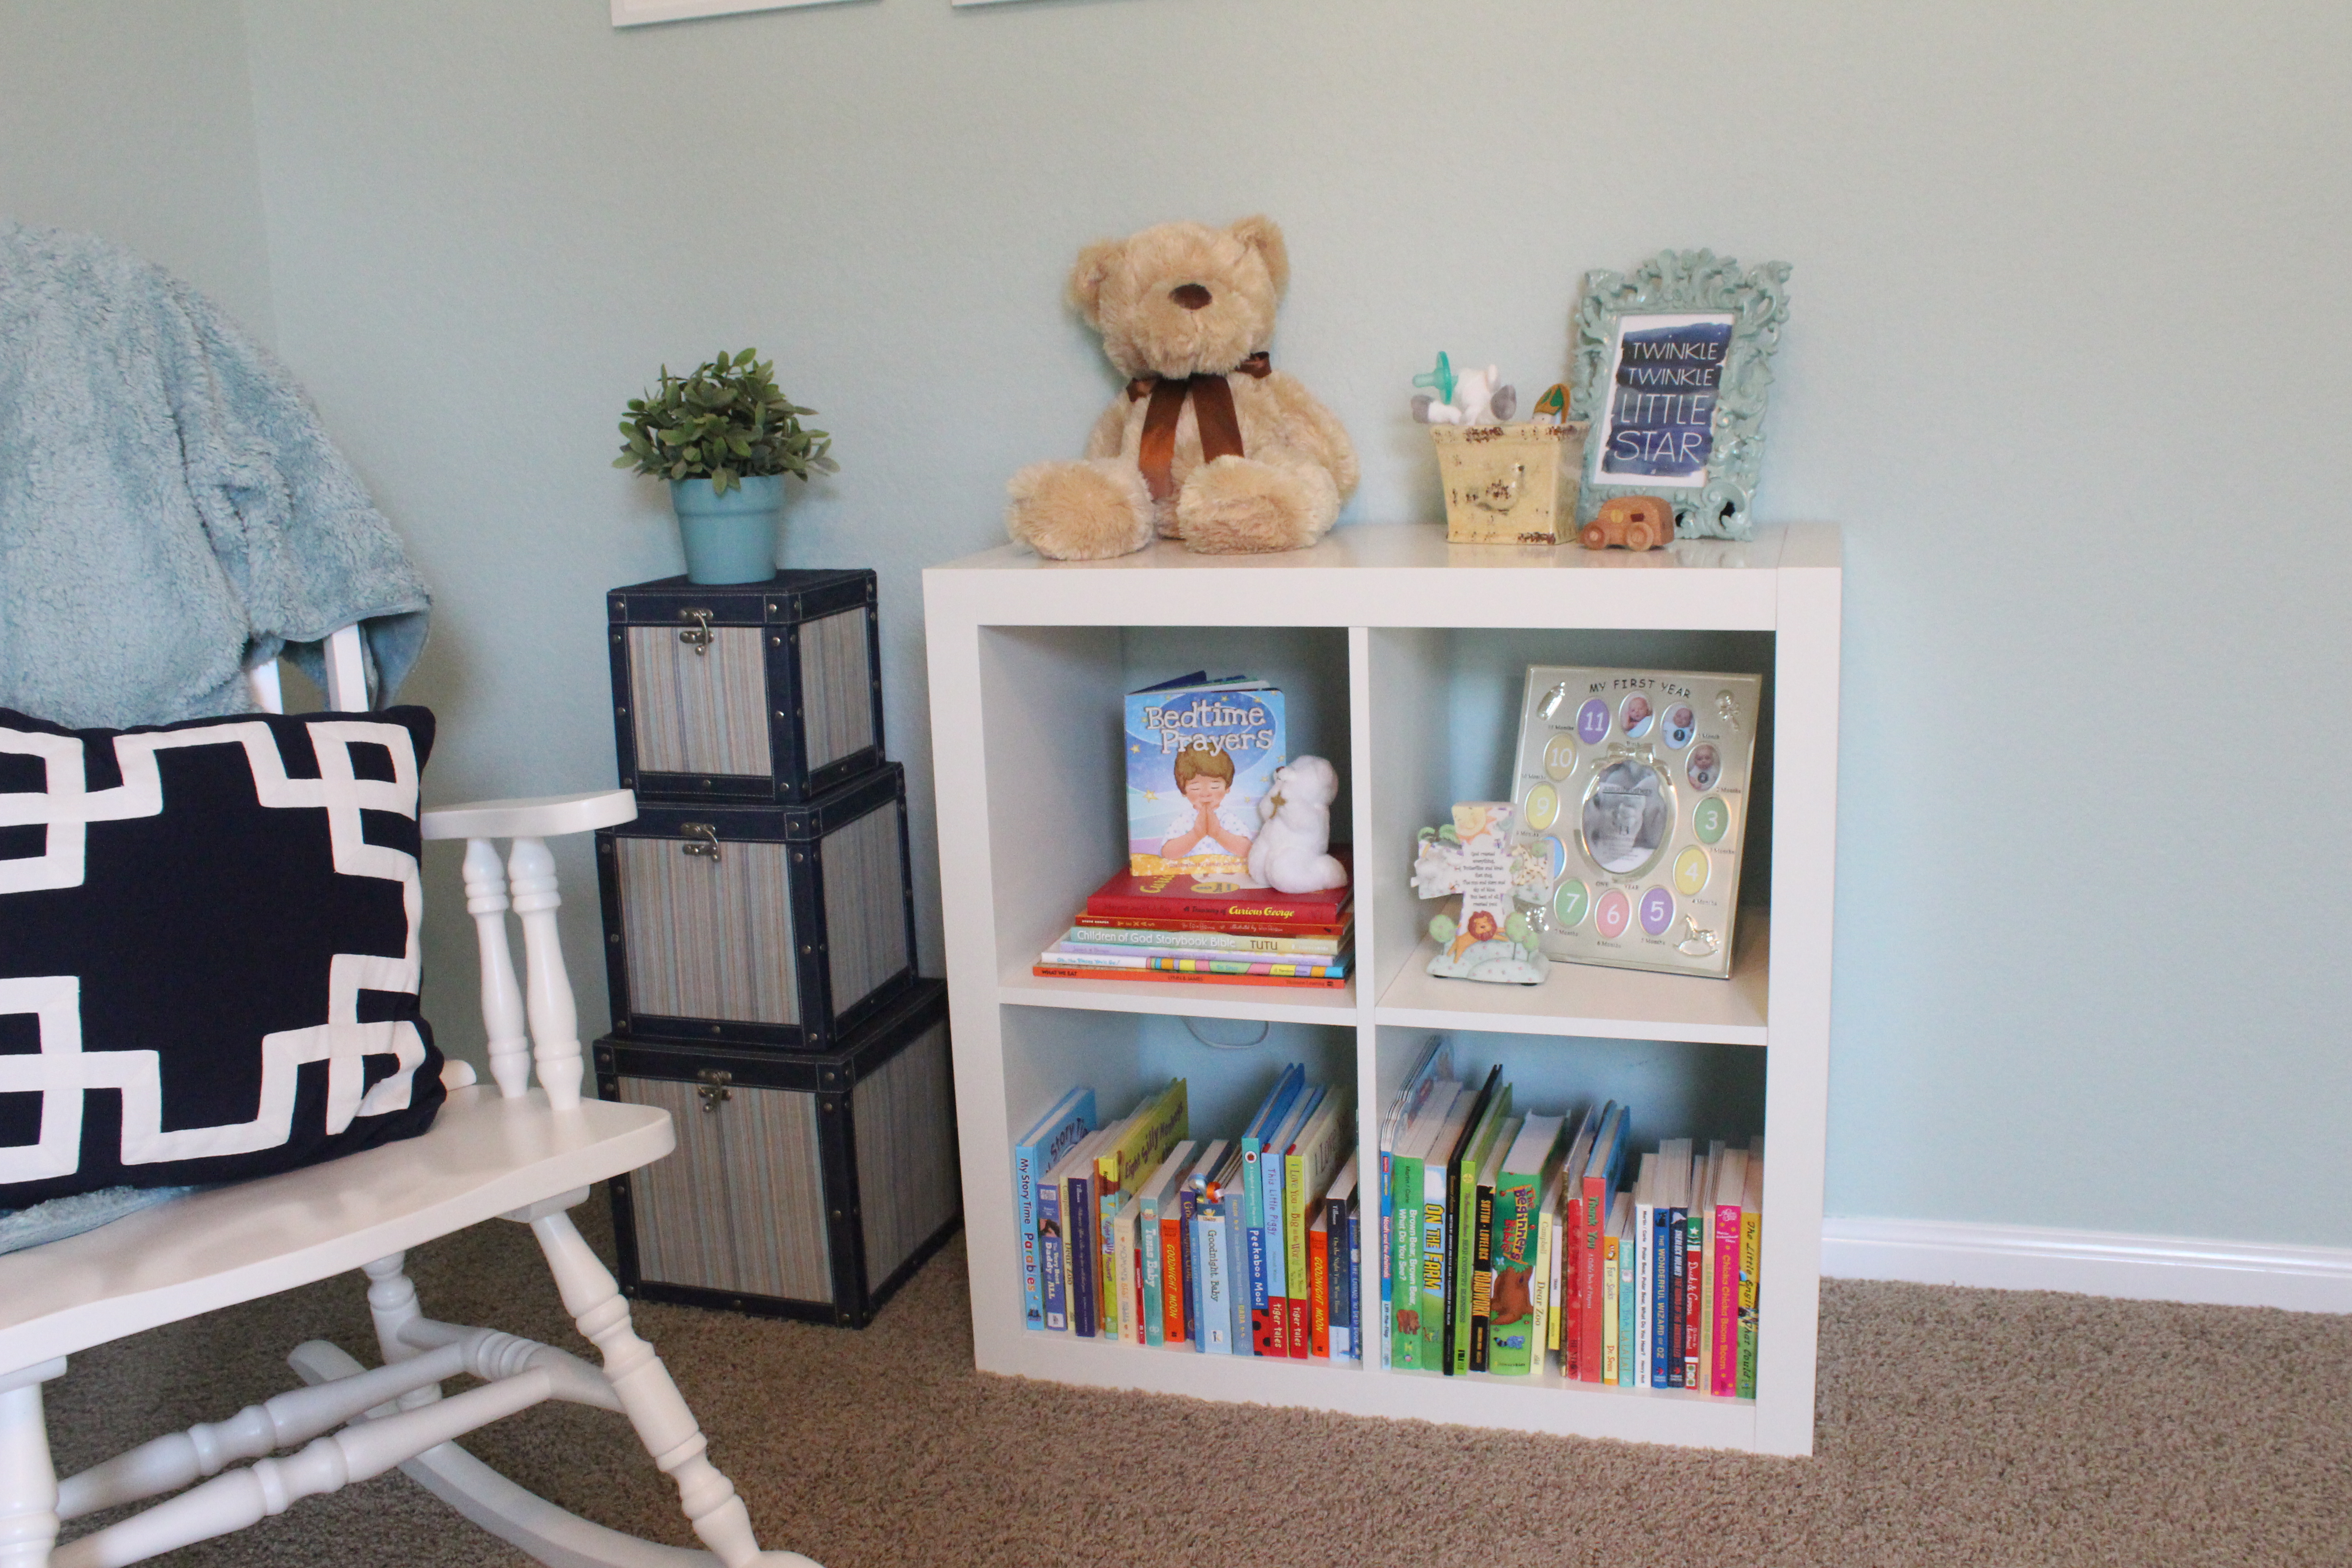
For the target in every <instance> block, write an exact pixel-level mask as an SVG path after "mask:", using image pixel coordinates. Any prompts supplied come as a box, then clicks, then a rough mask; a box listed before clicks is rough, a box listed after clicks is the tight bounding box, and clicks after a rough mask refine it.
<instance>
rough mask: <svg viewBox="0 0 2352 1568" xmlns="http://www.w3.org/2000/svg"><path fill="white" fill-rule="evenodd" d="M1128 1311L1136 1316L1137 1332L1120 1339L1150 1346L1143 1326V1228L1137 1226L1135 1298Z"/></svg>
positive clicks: (1148, 1332)
mask: <svg viewBox="0 0 2352 1568" xmlns="http://www.w3.org/2000/svg"><path fill="white" fill-rule="evenodd" d="M1126 1310H1128V1311H1130V1312H1132V1313H1134V1314H1135V1319H1134V1321H1135V1331H1134V1332H1133V1333H1132V1334H1124V1335H1121V1336H1120V1337H1121V1338H1123V1339H1127V1340H1129V1341H1131V1342H1134V1343H1136V1344H1139V1345H1148V1344H1150V1342H1151V1335H1150V1331H1148V1330H1146V1329H1145V1328H1144V1326H1143V1322H1144V1318H1143V1227H1142V1226H1140V1225H1139V1226H1137V1227H1136V1232H1135V1298H1134V1300H1130V1301H1129V1302H1128V1303H1127V1308H1126Z"/></svg>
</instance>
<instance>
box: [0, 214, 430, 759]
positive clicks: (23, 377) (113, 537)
mask: <svg viewBox="0 0 2352 1568" xmlns="http://www.w3.org/2000/svg"><path fill="white" fill-rule="evenodd" d="M429 603H430V600H429V598H428V596H427V595H426V594H425V582H424V579H423V578H422V577H420V576H419V575H418V574H417V573H416V569H415V566H413V565H412V564H410V563H409V560H408V556H407V552H405V551H404V550H403V549H402V547H401V543H400V540H399V538H398V536H397V535H395V534H394V532H393V531H392V528H391V525H390V524H388V523H386V522H385V521H384V520H383V515H382V514H381V513H379V512H378V511H377V510H375V507H374V506H373V504H372V503H371V502H370V501H369V500H368V496H367V492H366V490H365V489H362V486H361V484H360V482H359V479H358V477H357V476H356V475H355V474H353V473H352V468H351V465H350V464H349V463H347V462H345V461H344V460H343V458H342V456H341V454H340V453H339V452H337V451H336V450H335V448H334V447H333V445H332V444H331V443H330V442H329V440H328V439H327V435H326V432H325V430H323V429H322V428H321V427H320V424H319V419H318V416H317V415H315V414H314V413H313V412H312V411H311V409H310V405H309V403H308V402H307V401H306V400H305V399H304V397H303V395H302V393H301V389H300V388H299V387H298V386H297V385H296V384H295V383H294V380H293V378H292V377H291V376H289V374H287V373H286V370H285V368H284V367H283V366H281V365H279V364H278V362H277V361H276V360H274V359H273V358H271V357H270V356H269V354H268V353H265V352H264V351H263V350H262V349H260V348H259V347H257V345H256V344H254V343H253V342H250V341H249V340H247V337H246V336H245V334H244V333H243V332H241V331H238V330H237V328H236V324H235V323H234V322H232V321H229V320H228V318H227V317H226V316H225V315H223V314H222V313H221V311H220V310H217V309H216V308H215V307H214V306H213V304H212V303H211V302H210V301H209V300H205V298H204V297H203V296H201V295H199V294H198V293H196V291H195V290H194V289H190V288H189V287H187V286H186V285H185V284H184V283H181V282H178V281H177V280H175V279H173V278H171V277H169V276H168V275H166V274H165V273H164V272H163V271H162V270H161V269H160V268H156V267H154V266H152V265H151V264H150V263H148V262H145V261H142V260H141V259H140V258H138V257H136V256H134V255H132V254H131V253H130V252H129V251H126V250H123V249H121V247H117V246H114V245H110V244H109V243H107V242H106V241H104V240H100V239H97V238H94V237H90V236H88V235H77V234H68V233H65V232H62V231H59V230H55V229H37V228H29V227H26V226H21V225H17V224H13V223H6V222H0V707H7V708H15V709H17V710H21V711H24V712H27V713H32V714H37V715H38V716H40V717H41V718H45V719H48V720H52V721H56V722H58V723H63V724H69V725H78V726H100V725H102V726H109V727H119V726H123V725H130V724H160V723H169V722H171V721H175V720H180V719H194V718H204V717H209V716H214V715H218V714H224V713H246V712H251V711H252V710H253V708H254V703H253V699H252V696H251V694H250V693H249V691H248V690H247V685H246V682H245V680H244V679H243V675H242V671H243V669H244V668H245V667H246V666H248V665H252V664H257V663H260V662H262V661H264V660H266V659H268V658H275V657H277V655H278V652H279V650H280V648H281V647H282V646H284V645H287V644H293V645H302V644H315V643H317V642H318V641H320V639H321V638H323V637H326V636H327V635H328V634H329V633H330V632H332V631H334V630H335V629H336V628H337V627H339V626H345V625H347V624H349V623H351V622H352V621H361V622H362V623H363V626H362V630H363V632H364V634H365V636H364V641H365V643H366V646H367V651H368V654H369V656H370V659H371V662H372V663H373V667H374V671H375V675H376V688H377V692H378V697H377V700H378V701H379V702H383V701H388V700H390V698H391V695H392V693H393V691H394V689H397V687H398V686H399V684H400V681H401V679H402V678H403V677H404V675H406V674H407V672H408V668H409V667H410V666H411V665H412V664H413V663H414V662H415V658H416V654H417V650H418V649H419V648H420V647H422V646H423V645H424V641H425V611H426V607H427V605H429ZM291 651H292V652H293V654H294V657H295V658H296V660H297V662H298V663H302V664H305V665H309V666H311V667H312V668H314V669H315V665H316V650H315V648H309V649H306V648H304V647H299V646H297V647H294V648H293V649H292V650H291ZM306 655H308V656H309V657H308V658H306V657H305V656H306Z"/></svg>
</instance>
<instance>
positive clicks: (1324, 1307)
mask: <svg viewBox="0 0 2352 1568" xmlns="http://www.w3.org/2000/svg"><path fill="white" fill-rule="evenodd" d="M1293 1353H1294V1354H1295V1353H1297V1352H1293ZM1307 1354H1308V1355H1309V1356H1312V1357H1314V1358H1315V1359H1317V1360H1318V1361H1329V1360H1330V1359H1331V1259H1330V1255H1329V1253H1328V1252H1327V1251H1325V1250H1324V1248H1322V1247H1317V1246H1312V1245H1310V1246H1309V1247H1307Z"/></svg>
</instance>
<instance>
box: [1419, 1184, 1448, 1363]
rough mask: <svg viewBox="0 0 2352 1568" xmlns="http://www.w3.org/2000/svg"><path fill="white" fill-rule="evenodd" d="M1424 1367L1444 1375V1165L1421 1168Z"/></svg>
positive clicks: (1422, 1347)
mask: <svg viewBox="0 0 2352 1568" xmlns="http://www.w3.org/2000/svg"><path fill="white" fill-rule="evenodd" d="M1421 1194H1422V1195H1421V1364H1422V1368H1423V1371H1427V1372H1443V1371H1444V1370H1445V1364H1444V1359H1443V1357H1444V1349H1445V1162H1444V1161H1443V1160H1425V1161H1423V1163H1422V1167H1421Z"/></svg>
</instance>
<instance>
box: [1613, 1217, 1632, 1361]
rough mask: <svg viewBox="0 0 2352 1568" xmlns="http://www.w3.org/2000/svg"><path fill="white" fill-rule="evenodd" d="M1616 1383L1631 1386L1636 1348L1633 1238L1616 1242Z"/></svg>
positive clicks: (1624, 1238)
mask: <svg viewBox="0 0 2352 1568" xmlns="http://www.w3.org/2000/svg"><path fill="white" fill-rule="evenodd" d="M1617 1325H1618V1327H1617V1384H1618V1386H1619V1387H1621V1388H1631V1387H1633V1365H1634V1358H1635V1355H1636V1348H1635V1346H1634V1344H1633V1237H1630V1236H1628V1237H1622V1238H1621V1239H1620V1240H1619V1241H1618V1243H1617Z"/></svg>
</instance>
